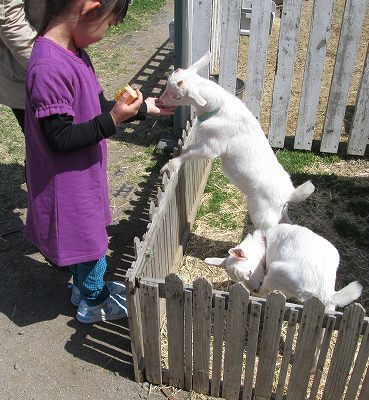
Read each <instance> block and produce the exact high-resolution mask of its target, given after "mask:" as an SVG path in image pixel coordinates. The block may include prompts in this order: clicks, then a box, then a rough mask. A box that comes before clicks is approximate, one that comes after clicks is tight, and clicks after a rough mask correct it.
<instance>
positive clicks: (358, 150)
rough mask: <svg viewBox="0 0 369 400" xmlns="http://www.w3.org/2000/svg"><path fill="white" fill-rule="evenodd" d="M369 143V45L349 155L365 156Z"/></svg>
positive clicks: (351, 133) (356, 106)
mask: <svg viewBox="0 0 369 400" xmlns="http://www.w3.org/2000/svg"><path fill="white" fill-rule="evenodd" d="M368 142H369V45H368V49H367V51H366V59H365V65H364V69H363V75H362V77H361V81H360V87H359V90H358V95H357V99H356V105H355V114H354V117H353V119H352V124H351V128H350V135H349V142H348V149H347V153H348V154H354V155H359V156H363V155H364V154H365V149H366V146H367V144H368Z"/></svg>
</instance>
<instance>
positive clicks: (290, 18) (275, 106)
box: [268, 0, 302, 147]
mask: <svg viewBox="0 0 369 400" xmlns="http://www.w3.org/2000/svg"><path fill="white" fill-rule="evenodd" d="M301 5H302V0H285V1H284V4H283V10H282V16H281V28H280V33H279V44H278V59H277V71H276V75H275V80H274V88H273V100H272V108H271V113H270V126H269V135H268V139H269V143H270V145H271V146H273V147H284V137H285V134H286V129H287V119H288V106H289V102H290V97H291V87H292V76H293V66H294V63H295V58H296V49H297V39H298V32H299V26H300V16H301Z"/></svg>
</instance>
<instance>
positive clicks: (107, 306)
mask: <svg viewBox="0 0 369 400" xmlns="http://www.w3.org/2000/svg"><path fill="white" fill-rule="evenodd" d="M125 317H127V308H126V299H125V297H123V296H120V295H119V294H114V295H112V294H111V295H110V296H109V297H108V298H107V299H106V300H104V301H103V302H102V303H101V304H98V305H97V306H92V307H90V306H88V305H87V303H86V302H85V300H83V299H82V300H81V301H80V303H79V306H78V309H77V314H76V318H77V320H78V321H79V322H82V323H83V324H92V323H94V322H99V321H111V320H115V319H121V318H125Z"/></svg>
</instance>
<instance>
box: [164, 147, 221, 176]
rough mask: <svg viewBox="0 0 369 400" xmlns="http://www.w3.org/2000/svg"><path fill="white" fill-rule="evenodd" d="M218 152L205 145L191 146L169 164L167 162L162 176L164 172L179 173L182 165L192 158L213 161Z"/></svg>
mask: <svg viewBox="0 0 369 400" xmlns="http://www.w3.org/2000/svg"><path fill="white" fill-rule="evenodd" d="M218 155H219V154H217V152H216V151H214V150H213V149H210V148H209V146H207V145H204V144H203V143H197V144H191V145H189V146H188V147H186V148H185V149H183V150H182V153H181V154H180V155H179V156H178V157H175V158H173V159H171V160H169V162H167V163H166V164H165V165H164V167H163V168H162V169H161V170H160V174H163V173H164V172H167V173H170V171H175V172H178V171H179V170H180V169H181V167H182V165H183V164H184V163H185V162H186V161H187V160H188V159H190V158H205V159H213V158H215V157H217V156H218Z"/></svg>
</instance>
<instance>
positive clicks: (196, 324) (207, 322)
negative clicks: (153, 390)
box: [193, 277, 212, 394]
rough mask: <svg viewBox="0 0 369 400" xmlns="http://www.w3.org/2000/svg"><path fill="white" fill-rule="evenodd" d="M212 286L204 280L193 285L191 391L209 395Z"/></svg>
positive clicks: (200, 279)
mask: <svg viewBox="0 0 369 400" xmlns="http://www.w3.org/2000/svg"><path fill="white" fill-rule="evenodd" d="M211 302H212V285H211V283H210V282H209V281H208V280H207V279H206V278H203V277H201V278H198V279H196V280H195V281H194V283H193V389H194V391H195V392H198V393H203V394H208V393H209V362H210V326H211Z"/></svg>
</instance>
